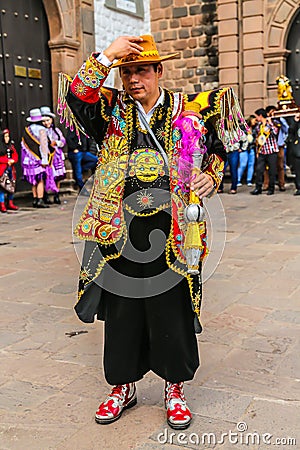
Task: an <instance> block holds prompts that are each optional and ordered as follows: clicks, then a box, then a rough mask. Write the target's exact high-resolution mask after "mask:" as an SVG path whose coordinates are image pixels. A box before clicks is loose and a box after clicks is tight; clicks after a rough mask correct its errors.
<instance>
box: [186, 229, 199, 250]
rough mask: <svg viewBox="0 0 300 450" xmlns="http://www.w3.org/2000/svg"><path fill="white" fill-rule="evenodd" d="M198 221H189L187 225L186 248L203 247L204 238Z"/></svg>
mask: <svg viewBox="0 0 300 450" xmlns="http://www.w3.org/2000/svg"><path fill="white" fill-rule="evenodd" d="M199 225H200V224H199V223H198V222H189V223H188V226H187V231H186V236H185V241H184V249H185V250H187V249H188V248H198V249H203V245H202V240H201V232H200V227H199Z"/></svg>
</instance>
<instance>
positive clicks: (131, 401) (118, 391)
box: [95, 383, 137, 425]
mask: <svg viewBox="0 0 300 450" xmlns="http://www.w3.org/2000/svg"><path fill="white" fill-rule="evenodd" d="M136 402H137V397H136V388H135V383H128V384H118V385H117V386H115V387H113V389H112V391H111V393H110V394H109V396H108V397H107V399H106V400H105V401H104V402H103V403H101V404H100V406H99V408H98V411H97V412H96V414H95V420H96V422H97V423H100V424H102V425H105V424H106V423H112V422H114V421H115V420H118V419H119V418H120V417H121V415H122V412H123V411H124V409H128V408H131V407H132V406H134V405H136Z"/></svg>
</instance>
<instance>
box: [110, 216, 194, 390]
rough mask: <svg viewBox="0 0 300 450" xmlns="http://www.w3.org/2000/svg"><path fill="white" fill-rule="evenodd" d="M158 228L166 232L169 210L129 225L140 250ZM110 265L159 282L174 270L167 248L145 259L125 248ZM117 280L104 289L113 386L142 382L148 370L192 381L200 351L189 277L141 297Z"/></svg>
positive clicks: (172, 377)
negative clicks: (127, 292) (129, 256)
mask: <svg viewBox="0 0 300 450" xmlns="http://www.w3.org/2000/svg"><path fill="white" fill-rule="evenodd" d="M157 229H160V230H162V231H164V232H165V234H166V236H168V232H169V229H170V215H169V214H167V213H165V212H164V211H162V212H161V213H158V214H156V215H154V216H153V217H149V218H147V219H146V220H145V219H144V218H139V217H135V218H134V220H133V221H132V223H131V225H130V233H129V234H130V236H131V238H130V240H131V244H132V245H134V247H135V248H137V249H138V250H139V251H140V252H142V251H143V250H145V249H147V247H149V235H150V234H151V230H157ZM124 250H126V249H124ZM124 255H125V256H124ZM109 264H110V266H111V267H112V268H113V269H114V270H115V271H116V272H118V273H122V274H123V275H126V276H127V277H128V276H134V277H139V278H142V279H143V280H145V283H147V282H148V280H150V281H149V282H150V283H151V282H152V283H155V281H153V280H155V278H153V277H155V276H156V275H157V274H160V273H164V272H165V271H166V273H169V272H168V271H169V270H170V269H169V268H168V266H167V264H166V255H165V252H164V251H163V252H160V255H159V257H158V258H156V259H155V260H154V261H151V262H149V261H147V262H146V263H145V264H143V263H141V262H140V261H139V262H135V261H132V260H129V259H126V251H124V252H123V254H122V256H120V257H119V258H118V259H116V260H113V261H110V263H109ZM115 284H116V282H115V283H114V286H111V289H103V290H102V294H101V316H102V317H103V319H104V320H105V345H104V372H105V377H106V380H107V382H108V383H109V384H111V385H114V384H125V383H130V382H134V381H138V380H139V379H141V378H142V377H143V375H144V374H146V373H147V372H148V371H150V370H152V371H153V372H154V373H156V374H157V375H158V376H160V377H162V378H163V379H165V380H168V381H170V382H173V383H176V382H180V381H187V380H191V379H192V378H193V376H194V374H195V372H196V370H197V368H198V366H199V356H198V346H197V339H196V335H195V331H194V312H193V310H192V305H191V299H190V292H189V287H188V282H187V280H186V279H185V278H184V277H179V278H178V282H177V283H173V286H171V287H170V288H169V289H167V290H166V291H164V292H162V291H161V292H159V293H157V294H156V295H151V296H148V297H147V296H145V295H141V297H140V298H139V297H136V298H128V295H125V292H124V296H123V295H122V294H121V293H118V294H116V293H115V292H112V291H114V288H115V287H116V286H115Z"/></svg>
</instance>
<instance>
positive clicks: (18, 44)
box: [0, 0, 52, 190]
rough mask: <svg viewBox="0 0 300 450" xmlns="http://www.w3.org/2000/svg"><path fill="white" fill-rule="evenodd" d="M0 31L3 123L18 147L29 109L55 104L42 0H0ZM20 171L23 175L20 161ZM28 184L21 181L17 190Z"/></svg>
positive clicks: (1, 118)
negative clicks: (53, 101) (53, 102)
mask: <svg viewBox="0 0 300 450" xmlns="http://www.w3.org/2000/svg"><path fill="white" fill-rule="evenodd" d="M0 34H1V38H0V126H1V129H3V128H9V129H10V131H11V136H12V138H13V140H14V141H15V145H16V148H17V150H18V151H19V148H20V140H21V136H22V133H23V130H24V127H25V125H26V120H25V119H26V117H28V116H29V114H28V112H29V110H30V109H32V108H36V107H40V106H43V105H49V106H50V107H51V106H52V86H51V61H50V51H49V47H48V41H49V28H48V22H47V17H46V13H45V10H44V6H43V2H42V0H26V1H24V0H13V1H12V0H1V11H0ZM17 172H18V179H20V178H21V175H22V174H21V170H20V164H18V167H17ZM25 187H26V186H25V184H24V183H19V182H18V190H20V189H22V188H23V189H24V188H25ZM27 187H28V186H27Z"/></svg>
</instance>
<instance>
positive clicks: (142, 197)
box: [137, 190, 154, 209]
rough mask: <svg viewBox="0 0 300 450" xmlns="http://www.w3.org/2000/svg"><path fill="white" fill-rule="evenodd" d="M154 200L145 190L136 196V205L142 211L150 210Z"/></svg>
mask: <svg viewBox="0 0 300 450" xmlns="http://www.w3.org/2000/svg"><path fill="white" fill-rule="evenodd" d="M153 202H154V198H153V195H152V194H150V192H147V190H144V191H141V192H139V193H138V195H137V203H138V205H139V206H140V207H141V208H142V209H146V208H151V206H152V205H153Z"/></svg>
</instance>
